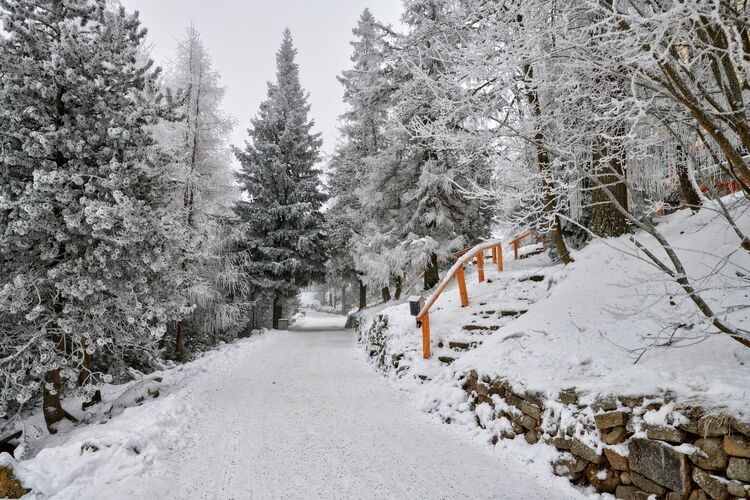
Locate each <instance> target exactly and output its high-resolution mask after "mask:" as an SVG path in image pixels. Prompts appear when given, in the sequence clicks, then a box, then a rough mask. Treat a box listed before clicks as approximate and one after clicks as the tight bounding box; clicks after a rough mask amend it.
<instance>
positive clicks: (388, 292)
mask: <svg viewBox="0 0 750 500" xmlns="http://www.w3.org/2000/svg"><path fill="white" fill-rule="evenodd" d="M380 293H381V294H382V295H383V302H390V301H391V290H390V288H388V287H387V286H384V287H383V288H381V289H380Z"/></svg>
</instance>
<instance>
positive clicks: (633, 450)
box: [628, 438, 690, 493]
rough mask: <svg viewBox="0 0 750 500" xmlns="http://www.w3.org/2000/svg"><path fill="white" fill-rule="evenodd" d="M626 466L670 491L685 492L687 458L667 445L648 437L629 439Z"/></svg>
mask: <svg viewBox="0 0 750 500" xmlns="http://www.w3.org/2000/svg"><path fill="white" fill-rule="evenodd" d="M628 447H629V449H630V454H629V456H628V466H629V467H630V470H631V471H636V472H638V473H639V474H641V475H642V476H645V477H646V478H648V479H650V480H652V481H654V482H655V483H657V484H660V485H662V486H664V487H666V488H668V489H670V490H672V491H677V492H680V493H687V492H688V491H689V488H690V472H689V465H688V461H687V458H686V457H685V455H683V454H682V453H680V452H678V451H676V450H675V449H674V448H672V447H671V446H669V445H665V444H663V443H661V442H659V441H652V440H650V439H643V438H636V439H631V440H630V442H629V444H628Z"/></svg>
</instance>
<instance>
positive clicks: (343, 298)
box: [341, 283, 349, 315]
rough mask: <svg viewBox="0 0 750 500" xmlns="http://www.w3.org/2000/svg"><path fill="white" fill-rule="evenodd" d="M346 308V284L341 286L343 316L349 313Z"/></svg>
mask: <svg viewBox="0 0 750 500" xmlns="http://www.w3.org/2000/svg"><path fill="white" fill-rule="evenodd" d="M347 309H348V308H347V307H346V283H344V284H343V285H341V314H343V315H346V313H348V312H349V311H347Z"/></svg>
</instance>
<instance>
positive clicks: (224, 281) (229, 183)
mask: <svg viewBox="0 0 750 500" xmlns="http://www.w3.org/2000/svg"><path fill="white" fill-rule="evenodd" d="M166 85H167V86H168V87H169V88H170V89H171V90H172V93H173V94H174V95H176V96H178V99H179V106H178V108H177V110H176V111H177V112H178V116H177V117H176V119H173V120H164V121H163V122H162V123H160V124H159V126H158V127H157V136H158V138H159V141H160V144H162V146H163V147H164V149H165V150H168V151H169V152H170V157H171V158H172V160H173V161H172V169H171V173H172V175H173V177H174V178H175V179H176V180H177V186H176V188H177V190H176V192H175V193H174V195H173V201H172V205H171V208H172V210H174V211H175V212H176V213H177V214H178V220H180V221H181V223H182V226H183V229H184V230H185V232H186V234H187V238H185V240H184V242H185V246H184V248H182V257H181V259H180V260H179V262H176V265H178V266H179V267H180V268H181V269H182V270H183V271H184V272H185V273H186V274H187V275H188V276H189V277H190V279H189V280H186V282H185V285H186V286H187V297H186V298H187V301H188V302H187V305H190V306H192V307H195V309H194V311H193V313H192V315H191V316H190V318H187V319H185V320H183V321H180V322H179V323H177V324H176V325H174V328H171V329H170V330H172V329H173V330H175V331H174V332H171V333H173V337H174V339H175V340H174V342H170V343H168V353H170V354H171V353H173V354H174V357H175V358H176V359H178V360H185V358H186V357H187V351H189V350H200V349H203V348H207V347H212V346H214V345H215V344H216V342H217V341H218V340H219V339H223V338H228V337H227V336H228V335H231V334H232V333H234V332H235V331H236V329H237V328H238V327H239V326H240V322H241V321H242V319H243V312H242V307H241V305H240V304H238V303H236V302H235V300H234V296H235V294H236V293H237V292H239V290H240V287H241V283H240V282H241V280H240V276H239V270H238V269H237V268H236V267H235V266H234V265H233V263H232V260H231V258H230V255H229V247H230V242H231V232H232V226H233V224H232V221H231V218H232V215H233V214H232V206H233V204H234V203H235V202H236V201H237V199H238V198H239V190H238V189H237V186H236V184H235V181H234V169H233V165H232V159H233V156H232V151H231V149H230V147H229V144H228V142H227V138H228V136H229V134H230V133H231V131H232V129H233V127H234V120H233V119H232V118H231V117H229V116H228V115H227V113H226V112H225V111H224V110H223V109H222V100H223V98H224V88H223V87H222V86H221V81H220V75H219V73H218V72H217V71H215V70H214V69H213V65H212V61H211V57H210V54H209V53H208V50H207V49H206V47H205V46H204V44H203V41H202V39H201V36H200V34H199V33H198V31H197V30H196V28H195V27H194V26H190V27H189V28H188V30H187V32H186V34H185V37H184V38H183V39H182V40H180V42H179V43H178V46H177V50H176V53H175V58H174V60H173V61H172V64H171V67H170V68H169V72H168V75H167V78H166Z"/></svg>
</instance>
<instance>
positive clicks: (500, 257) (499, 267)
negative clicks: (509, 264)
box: [497, 245, 503, 272]
mask: <svg viewBox="0 0 750 500" xmlns="http://www.w3.org/2000/svg"><path fill="white" fill-rule="evenodd" d="M497 270H498V271H499V272H503V246H502V245H498V246H497Z"/></svg>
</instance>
